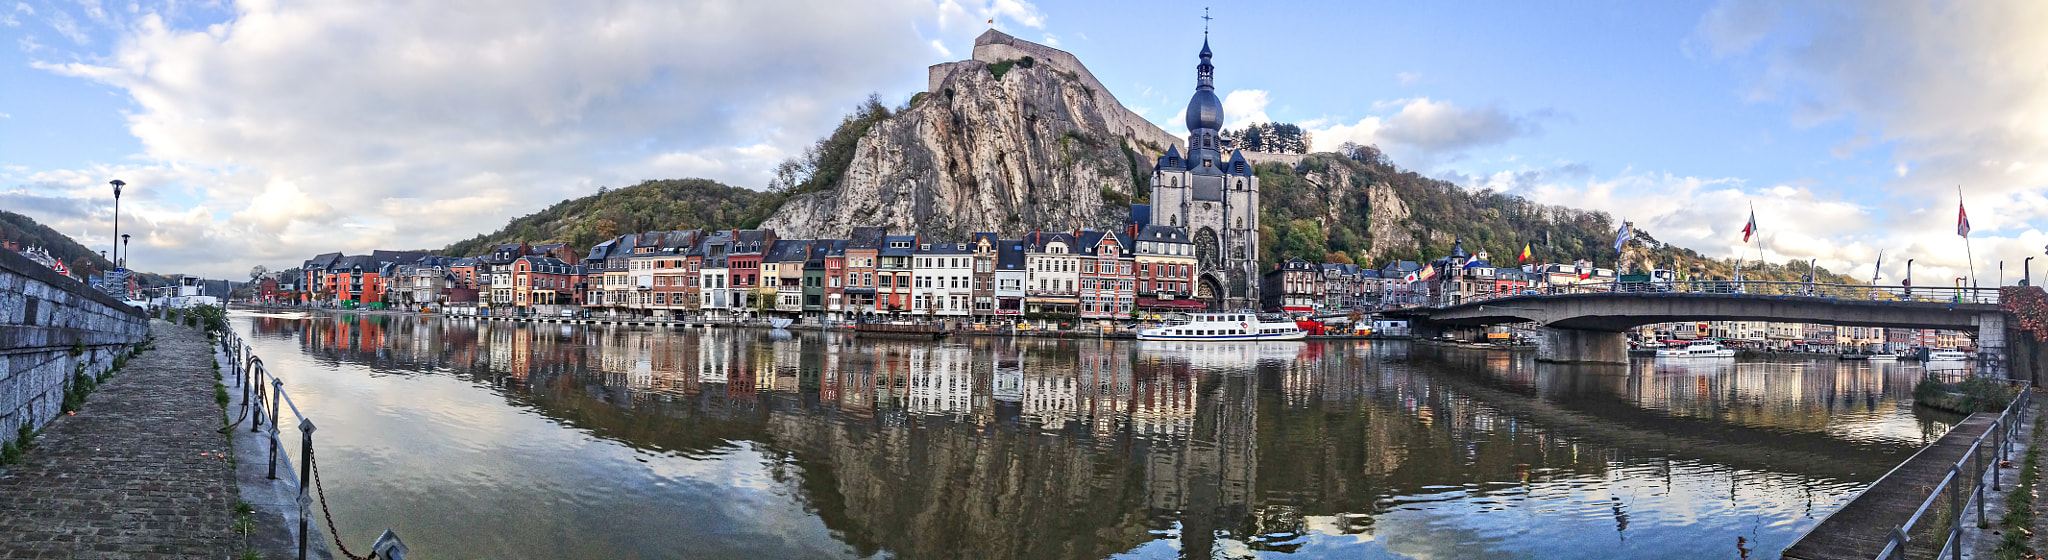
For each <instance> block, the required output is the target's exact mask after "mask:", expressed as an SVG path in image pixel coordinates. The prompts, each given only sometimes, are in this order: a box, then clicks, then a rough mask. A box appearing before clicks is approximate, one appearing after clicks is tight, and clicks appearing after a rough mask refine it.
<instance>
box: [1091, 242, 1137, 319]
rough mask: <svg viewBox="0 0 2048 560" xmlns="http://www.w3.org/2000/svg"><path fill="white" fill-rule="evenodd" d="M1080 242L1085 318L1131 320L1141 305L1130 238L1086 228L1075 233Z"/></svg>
mask: <svg viewBox="0 0 2048 560" xmlns="http://www.w3.org/2000/svg"><path fill="white" fill-rule="evenodd" d="M1075 240H1076V241H1077V242H1078V243H1079V245H1080V247H1079V248H1080V253H1079V258H1080V262H1081V272H1080V274H1079V277H1078V278H1077V279H1078V281H1079V284H1080V289H1079V290H1078V291H1077V292H1076V293H1075V296H1076V297H1077V298H1078V299H1079V300H1080V303H1081V318H1082V319H1129V318H1131V311H1132V310H1133V309H1134V308H1135V306H1136V305H1137V294H1138V285H1137V283H1138V282H1137V279H1136V278H1137V276H1136V271H1135V270H1134V269H1135V268H1136V265H1135V256H1134V255H1133V254H1132V253H1131V252H1130V251H1129V250H1128V249H1129V248H1130V246H1131V243H1130V240H1129V239H1128V238H1126V237H1124V236H1123V234H1122V233H1118V232H1106V231H1083V232H1081V233H1080V234H1079V235H1076V236H1075Z"/></svg>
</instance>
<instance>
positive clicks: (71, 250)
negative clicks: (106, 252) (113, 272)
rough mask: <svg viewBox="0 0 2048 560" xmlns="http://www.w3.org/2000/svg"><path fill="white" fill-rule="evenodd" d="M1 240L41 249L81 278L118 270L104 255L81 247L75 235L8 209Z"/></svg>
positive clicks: (1, 217)
mask: <svg viewBox="0 0 2048 560" xmlns="http://www.w3.org/2000/svg"><path fill="white" fill-rule="evenodd" d="M0 241H12V242H15V243H19V244H21V246H22V248H24V249H26V248H30V247H41V248H42V249H43V250H46V251H49V252H50V256H53V257H56V258H57V259H59V260H62V261H64V265H65V266H68V267H71V269H72V271H73V272H77V273H79V274H80V275H81V276H83V275H87V274H99V273H100V271H103V270H109V269H112V268H114V265H113V263H111V262H108V261H107V258H106V257H102V256H100V254H99V252H98V251H94V250H92V249H88V248H86V246H84V245H80V244H79V243H78V242H77V241H74V240H72V239H71V236H68V235H64V234H62V233H57V230H54V229H50V228H49V226H45V225H43V224H41V223H38V222H36V221H35V219H34V218H30V217H28V216H23V215H21V214H16V213H13V212H8V211H6V210H0Z"/></svg>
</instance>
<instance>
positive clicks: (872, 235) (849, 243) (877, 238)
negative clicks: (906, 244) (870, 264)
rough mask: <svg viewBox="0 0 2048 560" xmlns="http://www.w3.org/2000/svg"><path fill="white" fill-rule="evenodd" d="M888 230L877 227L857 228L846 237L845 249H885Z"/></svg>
mask: <svg viewBox="0 0 2048 560" xmlns="http://www.w3.org/2000/svg"><path fill="white" fill-rule="evenodd" d="M888 237H889V230H888V229H885V228H879V227H857V228H853V232H852V233H851V234H849V235H848V237H847V240H846V249H847V250H849V251H862V250H879V249H881V248H883V247H886V246H887V245H886V239H887V238H888Z"/></svg>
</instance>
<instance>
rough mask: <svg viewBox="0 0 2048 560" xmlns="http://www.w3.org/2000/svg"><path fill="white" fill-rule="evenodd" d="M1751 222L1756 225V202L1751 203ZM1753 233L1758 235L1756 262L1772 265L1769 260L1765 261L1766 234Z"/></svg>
mask: <svg viewBox="0 0 2048 560" xmlns="http://www.w3.org/2000/svg"><path fill="white" fill-rule="evenodd" d="M1749 221H1750V223H1752V224H1753V223H1756V201H1754V200H1752V201H1749ZM1758 229H1762V228H1758ZM1751 233H1755V234H1756V261H1757V262H1760V263H1763V264H1766V265H1768V264H1771V261H1769V260H1765V259H1764V234H1763V232H1760V231H1757V232H1751Z"/></svg>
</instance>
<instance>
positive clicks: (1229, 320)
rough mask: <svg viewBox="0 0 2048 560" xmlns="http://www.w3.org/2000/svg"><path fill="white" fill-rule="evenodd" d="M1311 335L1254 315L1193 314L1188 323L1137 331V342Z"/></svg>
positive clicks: (1290, 337)
mask: <svg viewBox="0 0 2048 560" xmlns="http://www.w3.org/2000/svg"><path fill="white" fill-rule="evenodd" d="M1306 337H1308V333H1307V332H1305V331H1302V330H1301V327H1300V326H1297V325H1295V324H1294V322H1293V321H1289V320H1286V319H1281V320H1279V321H1277V322H1274V321H1266V320H1262V319H1260V318H1259V316H1258V314H1255V313H1191V314H1189V315H1188V320H1187V321H1186V322H1182V323H1175V324H1171V325H1167V326H1164V327H1154V328H1149V329H1143V330H1140V331H1138V340H1199V341H1243V340H1301V339H1303V338H1306Z"/></svg>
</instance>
